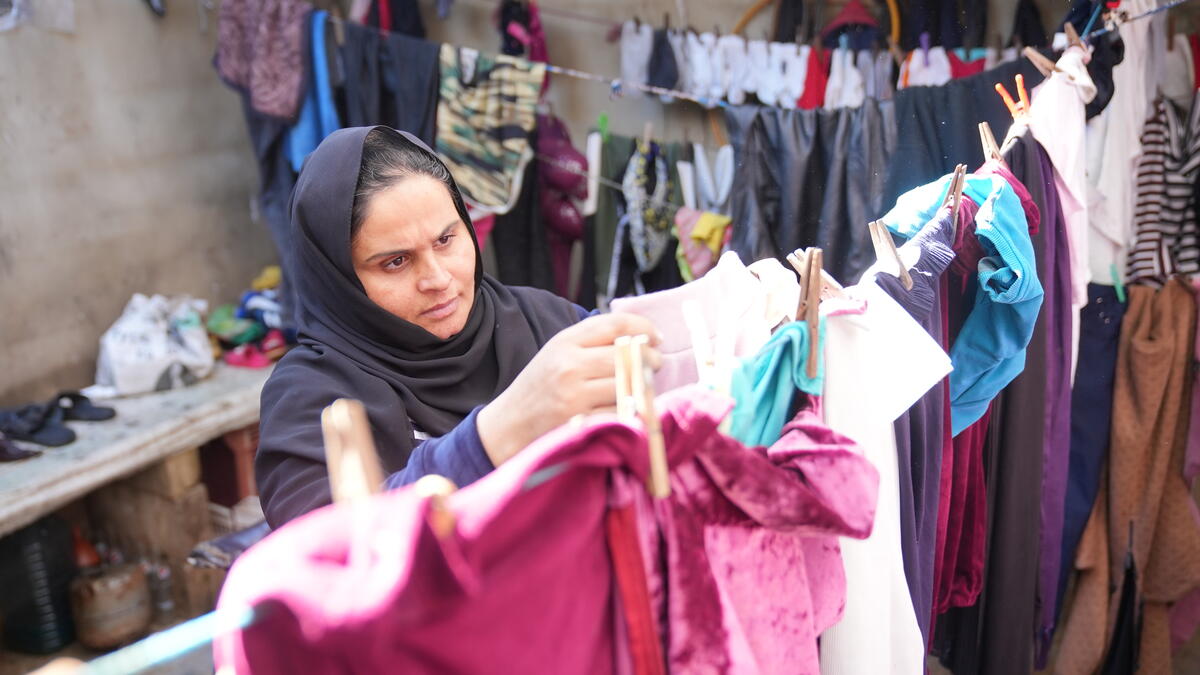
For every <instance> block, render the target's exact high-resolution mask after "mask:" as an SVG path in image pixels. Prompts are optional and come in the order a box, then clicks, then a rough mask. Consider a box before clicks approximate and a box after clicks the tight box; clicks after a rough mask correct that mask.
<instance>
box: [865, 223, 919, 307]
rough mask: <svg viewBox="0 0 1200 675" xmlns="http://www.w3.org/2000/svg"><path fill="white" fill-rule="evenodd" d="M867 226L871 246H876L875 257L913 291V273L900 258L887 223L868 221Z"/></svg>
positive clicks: (887, 270) (905, 286)
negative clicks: (911, 273) (869, 232)
mask: <svg viewBox="0 0 1200 675" xmlns="http://www.w3.org/2000/svg"><path fill="white" fill-rule="evenodd" d="M867 228H868V229H870V231H871V246H872V247H874V248H875V259H876V260H878V261H879V262H880V263H883V265H884V268H885V271H886V272H887V273H888V274H891V275H892V276H894V277H897V278H899V279H900V283H901V284H903V285H904V290H906V291H911V290H912V287H913V280H912V275H910V274H909V273H908V265H905V264H904V260H902V259H901V258H900V251H899V250H897V249H896V242H895V241H893V240H892V235H891V233H889V232H888V229H887V225H884V224H883V222H882V221H879V220H876V221H874V222H871V223H868V224H867Z"/></svg>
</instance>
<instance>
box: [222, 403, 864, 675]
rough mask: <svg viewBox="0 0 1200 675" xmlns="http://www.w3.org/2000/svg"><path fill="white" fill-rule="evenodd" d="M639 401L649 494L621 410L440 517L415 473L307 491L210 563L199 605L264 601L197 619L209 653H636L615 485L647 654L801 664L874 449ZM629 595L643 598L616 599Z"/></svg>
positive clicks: (511, 663) (371, 658)
mask: <svg viewBox="0 0 1200 675" xmlns="http://www.w3.org/2000/svg"><path fill="white" fill-rule="evenodd" d="M656 403H657V405H658V407H659V409H660V411H662V431H663V436H664V440H665V442H666V449H667V454H668V463H669V465H670V466H671V476H670V478H671V489H672V493H671V496H670V497H669V498H667V499H663V500H657V501H654V500H651V499H650V497H649V496H648V495H647V493H646V490H645V488H644V487H643V486H644V485H645V480H646V476H647V473H648V471H649V468H648V466H649V461H648V457H647V453H646V439H645V435H644V432H643V431H642V429H641V428H640V425H639V426H638V427H631V426H628V425H625V424H621V423H618V422H617V421H616V420H615V418H613V417H611V416H594V417H591V418H589V419H588V420H586V421H584V422H583V423H582V424H580V425H568V426H564V427H562V428H560V429H558V430H556V431H554V432H551V433H550V434H547V435H546V436H544V437H543V438H541V439H539V440H538V441H536V442H535V443H534V444H533V445H531V446H530V447H528V448H526V449H525V450H524V451H522V452H521V453H520V454H518V455H517V456H516V457H514V458H513V459H511V460H509V461H508V462H506V463H504V464H503V465H501V466H500V467H499V468H497V469H496V470H494V471H493V472H492V473H490V474H488V475H487V476H485V477H484V478H482V479H480V480H479V481H476V482H475V483H472V484H471V485H469V486H467V487H465V488H463V489H461V490H459V491H458V492H456V493H454V494H453V495H451V496H450V498H449V499H448V500H446V503H447V508H448V509H449V510H450V512H451V513H452V514H453V515H454V520H455V524H454V530H453V531H452V532H450V533H449V534H447V535H445V536H443V537H438V536H437V535H436V534H435V533H434V531H433V530H432V528H431V527H430V526H429V520H428V519H429V515H430V510H431V504H430V500H429V499H428V498H425V497H422V496H420V495H419V494H418V493H417V492H416V488H415V486H409V487H406V488H401V489H399V490H396V491H393V492H388V493H385V494H382V495H379V496H376V497H374V498H372V499H370V500H367V501H365V502H360V503H357V504H338V505H333V506H328V507H325V508H322V509H319V510H317V511H314V512H312V513H309V514H307V515H305V516H303V517H301V518H298V519H296V520H293V521H291V522H290V523H288V524H287V525H285V526H284V527H282V528H280V529H279V530H277V531H275V532H273V533H272V534H271V535H270V536H269V537H267V538H266V539H265V540H263V541H262V542H260V543H259V544H258V545H256V546H255V547H253V548H252V549H250V550H249V551H247V552H246V553H245V554H243V555H242V557H240V558H239V559H238V561H237V562H236V563H235V564H234V566H233V569H232V570H230V573H229V576H228V579H227V580H226V582H225V586H224V588H223V589H222V591H221V599H220V603H219V606H220V608H221V609H223V610H225V609H241V608H244V607H246V606H255V607H262V608H263V609H265V610H267V611H263V612H261V613H260V617H259V619H258V620H257V621H256V623H255V624H254V625H253V626H251V627H249V628H247V629H245V630H243V631H239V632H234V633H229V634H225V635H222V636H220V637H218V638H217V640H216V641H215V642H214V645H213V658H214V662H215V665H216V667H217V668H218V669H222V668H231V669H232V672H239V673H246V672H255V673H266V674H268V675H270V674H273V673H295V672H304V673H344V672H347V671H350V670H353V671H355V672H404V673H447V672H456V673H467V672H471V673H475V672H497V671H502V672H514V673H556V674H557V673H567V674H571V673H606V674H607V673H613V672H639V673H640V672H643V671H641V670H635V668H634V663H635V662H639V663H643V665H645V662H644V660H642V657H639V656H637V655H638V654H642V655H643V656H645V652H646V651H647V647H648V645H646V644H645V642H641V643H631V642H630V639H631V638H633V637H634V636H635V635H637V634H639V631H640V634H642V635H644V634H645V632H646V631H645V627H644V616H645V608H644V604H643V603H640V602H633V601H632V599H635V598H636V597H638V596H640V595H641V594H640V593H639V592H638V590H637V589H636V575H633V576H630V575H628V574H626V572H627V571H628V569H629V562H630V558H629V557H628V556H627V554H629V553H630V552H631V551H630V549H629V548H628V545H627V541H626V544H621V543H620V537H616V538H613V539H610V540H609V541H610V542H613V545H614V546H615V547H616V549H615V550H613V549H610V546H609V545H608V544H606V535H607V534H608V533H609V532H610V528H611V527H613V525H614V523H615V524H616V525H617V526H618V527H619V521H620V519H621V518H623V517H624V516H621V515H615V516H610V509H613V508H616V509H620V508H621V507H625V506H628V505H630V504H632V505H633V507H634V509H635V512H636V514H637V536H638V543H639V546H640V547H641V550H642V552H643V555H642V564H643V566H644V568H645V569H646V575H645V578H646V582H645V583H646V591H647V593H646V595H648V597H649V598H651V600H652V602H653V603H654V604H653V605H652V608H653V612H652V616H653V617H655V618H656V619H662V618H665V620H666V621H667V624H666V625H662V624H659V625H658V626H657V629H658V631H659V636H660V640H662V641H663V642H662V643H665V644H667V645H668V648H667V650H666V659H665V660H666V666H667V669H668V671H669V672H700V671H703V672H728V671H729V667H730V666H731V665H733V666H740V667H745V668H757V669H758V670H759V671H761V672H813V673H815V672H817V667H818V663H817V658H816V653H817V651H816V650H817V636H818V634H819V632H820V630H823V629H824V628H825V627H827V626H828V625H829V624H830V623H831V622H834V621H836V620H837V618H838V616H839V615H840V611H841V606H842V604H843V603H844V579H843V578H841V577H840V576H839V575H840V574H841V559H840V552H839V550H838V548H837V545H836V539H835V537H836V536H852V537H864V536H866V535H867V534H868V533H869V532H870V530H871V525H872V522H873V520H874V514H875V499H876V491H877V489H878V474H877V473H876V472H875V469H874V467H872V466H871V465H870V463H869V462H867V461H866V459H865V458H863V457H862V455H861V454H859V453H858V451H857V448H856V447H855V446H854V445H853V443H851V442H850V441H848V440H847V439H845V438H844V437H841V436H838V435H837V434H834V433H833V432H832V431H831V430H829V429H828V427H825V426H824V425H823V424H821V423H820V422H819V421H817V420H816V417H815V415H812V414H811V413H809V414H808V416H804V415H803V414H802V415H801V416H798V417H797V420H796V421H794V422H793V423H792V424H789V425H788V426H787V427H785V430H784V434H783V437H782V438H781V439H780V440H779V441H778V442H777V443H775V444H774V445H772V446H771V447H770V448H746V447H745V446H743V445H741V444H740V443H738V442H737V441H735V440H733V439H731V438H729V437H728V436H725V435H723V434H720V433H718V432H717V425H718V424H719V423H720V420H721V419H722V418H724V416H725V414H726V413H727V412H728V410H729V407H730V404H729V401H728V399H726V398H724V397H722V396H720V395H718V394H715V393H713V392H711V391H707V390H703V389H700V388H695V387H693V388H685V389H680V390H677V391H674V392H670V393H667V394H665V395H663V396H660V397H659V398H658V399H657V402H656ZM610 486H611V487H610ZM660 531H661V533H662V535H661V537H660V535H659V532H660ZM618 534H619V533H618ZM660 546H662V547H663V549H662V550H661V551H660V548H659V547H660ZM622 547H624V548H622ZM647 551H650V552H653V553H654V554H655V555H646V552H647ZM659 553H664V555H659ZM614 554H615V555H614ZM614 560H616V561H617V562H616V564H617V565H619V566H620V568H621V570H622V572H621V573H619V574H614V571H613V566H614ZM661 565H665V570H664V569H663V568H662V567H660V566H661ZM814 573H816V574H814ZM614 581H615V583H614ZM839 581H841V582H843V583H842V584H841V585H839ZM631 583H632V584H633V586H629V584H631ZM622 586H626V589H625V590H622ZM668 588H669V591H668V590H666V589H668ZM839 589H840V590H839ZM614 598H619V599H620V602H614ZM268 605H269V609H267V606H268ZM615 605H620V607H619V608H618V607H615ZM639 605H641V606H642V607H641V609H640V610H639V609H638V606H639ZM631 612H632V614H633V615H636V614H637V613H638V612H641V614H642V617H643V618H642V619H635V621H634V624H633V625H627V624H626V623H625V621H624V620H620V619H619V618H618V617H629V616H631ZM668 637H669V640H670V641H669V643H668V642H665V639H666V638H668ZM651 651H652V650H651ZM645 658H653V657H652V655H650V656H646V657H645Z"/></svg>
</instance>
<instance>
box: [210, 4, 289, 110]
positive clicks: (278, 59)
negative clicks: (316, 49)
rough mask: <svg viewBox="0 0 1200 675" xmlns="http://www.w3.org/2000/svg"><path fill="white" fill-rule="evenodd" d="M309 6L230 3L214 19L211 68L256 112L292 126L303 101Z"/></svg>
mask: <svg viewBox="0 0 1200 675" xmlns="http://www.w3.org/2000/svg"><path fill="white" fill-rule="evenodd" d="M311 11H312V5H310V4H308V3H307V2H304V1H303V0H267V1H265V2H256V1H255V0H229V2H222V3H221V9H220V13H219V14H218V16H217V53H216V56H215V57H214V58H213V65H214V66H215V67H216V69H217V74H218V75H220V76H221V80H222V81H224V82H225V84H227V85H229V86H230V87H232V88H234V89H236V90H238V91H239V92H242V93H244V94H245V95H246V97H247V100H248V101H249V105H250V107H251V108H252V109H254V110H255V111H256V112H258V113H260V114H263V115H267V116H270V117H274V118H276V119H279V120H282V121H284V122H287V123H292V122H295V120H296V115H297V114H299V112H300V104H301V99H302V98H303V96H304V83H305V79H304V60H305V59H304V45H305V44H307V43H308V39H309V38H308V35H309V30H308V27H309V23H308V17H309V14H310V12H311Z"/></svg>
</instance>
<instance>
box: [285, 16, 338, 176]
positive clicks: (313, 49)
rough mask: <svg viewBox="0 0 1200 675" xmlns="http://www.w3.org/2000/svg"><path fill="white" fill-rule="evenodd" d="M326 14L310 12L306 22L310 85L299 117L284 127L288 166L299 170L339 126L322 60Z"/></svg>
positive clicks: (327, 67) (331, 89)
mask: <svg viewBox="0 0 1200 675" xmlns="http://www.w3.org/2000/svg"><path fill="white" fill-rule="evenodd" d="M328 16H329V13H328V12H325V11H323V10H318V11H314V12H313V13H312V15H311V18H310V20H309V23H310V30H309V35H310V48H309V50H308V51H309V63H308V69H309V72H311V73H312V86H310V87H309V88H308V91H307V92H306V93H305V95H304V102H303V103H302V105H301V106H300V116H299V117H298V118H297V119H296V124H294V125H293V126H292V128H291V129H288V135H287V141H286V142H287V146H288V158H289V159H290V161H291V163H292V169H293V170H294V171H295V172H296V173H300V168H301V167H302V166H304V159H305V158H306V157H308V154H309V153H310V152H312V151H313V150H316V149H317V146H318V145H320V144H321V141H323V140H325V137H326V136H328V135H329V134H332V133H333V132H335V131H337V130H338V129H340V128H341V126H342V125H341V123H340V122H339V121H338V114H337V108H335V107H334V104H333V88H332V87H331V86H330V84H329V66H328V64H327V63H326V62H325V54H326V51H325V21H326V19H327V18H328Z"/></svg>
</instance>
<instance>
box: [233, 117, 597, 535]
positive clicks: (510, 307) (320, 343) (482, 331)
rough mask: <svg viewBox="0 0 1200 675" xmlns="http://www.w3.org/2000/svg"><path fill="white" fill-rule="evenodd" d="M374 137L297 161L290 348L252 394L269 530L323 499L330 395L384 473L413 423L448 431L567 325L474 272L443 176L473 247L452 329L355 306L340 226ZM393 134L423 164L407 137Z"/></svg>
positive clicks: (540, 299) (355, 132)
mask: <svg viewBox="0 0 1200 675" xmlns="http://www.w3.org/2000/svg"><path fill="white" fill-rule="evenodd" d="M374 128H375V127H355V128H350V129H342V130H340V131H336V132H334V133H333V134H331V135H330V136H329V137H328V138H326V139H325V140H324V141H323V142H322V143H321V144H320V146H319V147H318V148H317V149H316V151H314V152H313V154H312V155H311V156H310V157H309V158H308V160H307V161H306V162H305V164H304V168H303V170H302V171H301V172H300V177H299V179H298V180H297V182H296V187H295V189H294V190H293V192H292V199H291V205H290V211H291V221H292V222H291V230H292V231H291V237H292V250H293V257H294V260H295V269H294V270H293V272H292V273H293V276H294V277H295V284H296V288H297V290H298V292H299V312H298V314H299V316H298V321H299V333H300V344H299V346H298V347H296V348H295V349H293V350H292V351H290V352H288V354H287V355H286V356H284V357H283V359H282V360H280V362H279V364H278V365H277V366H276V368H275V372H274V373H272V375H271V378H270V379H269V380H268V381H267V384H266V386H265V387H264V389H263V394H262V413H261V422H260V425H259V430H260V438H259V449H258V455H257V457H256V473H257V479H258V485H259V492H260V494H261V497H262V504H263V509H264V511H265V512H266V514H267V519H268V521H270V523H271V525H272V526H273V527H278V526H279V525H280V524H281V523H283V522H285V521H287V520H290V519H292V518H294V517H296V516H298V515H300V514H303V513H305V512H307V511H310V510H312V509H314V508H317V507H319V506H323V505H325V504H327V503H329V501H330V496H329V481H328V474H327V472H326V468H325V459H324V457H325V454H324V446H323V443H322V437H321V422H320V416H321V411H322V410H323V409H324V408H325V406H327V405H329V404H330V403H332V402H333V400H334V399H337V398H340V397H349V398H355V399H358V400H360V401H362V402H363V405H364V406H365V407H366V409H367V414H368V417H369V418H370V421H371V428H372V431H373V433H374V437H375V444H376V449H377V450H378V452H379V456H380V459H381V460H382V463H383V466H384V469H385V470H386V471H388V472H389V473H390V472H394V471H398V470H399V469H401V468H403V467H404V465H405V464H406V463H407V461H408V457H409V455H410V453H411V452H412V449H413V446H414V444H415V441H414V433H413V432H414V430H415V429H414V425H415V427H416V428H418V429H419V430H420V431H424V432H425V433H427V434H429V435H430V436H440V435H442V434H445V433H446V432H448V431H450V429H452V428H453V427H454V426H455V425H457V424H458V423H459V422H461V421H462V419H463V418H464V417H465V416H466V415H467V414H468V413H470V412H471V410H472V409H474V408H475V407H477V406H479V405H483V404H486V403H488V402H490V401H491V400H492V399H493V398H495V397H496V396H497V395H499V394H500V392H502V391H503V390H504V389H505V388H506V387H508V385H509V384H511V383H512V381H513V379H515V378H516V376H517V374H518V373H520V372H521V369H523V368H524V367H525V366H526V364H528V363H529V361H530V359H532V358H533V355H534V354H535V353H537V350H538V349H540V348H541V346H542V345H544V344H545V343H546V341H547V340H549V339H550V338H551V337H552V336H553V335H554V334H555V333H557V332H559V331H560V330H562V329H563V328H565V327H567V326H569V325H571V324H573V323H576V322H577V321H578V320H579V314H578V310H577V309H576V308H575V306H574V305H572V304H571V303H570V302H568V301H566V300H564V299H562V298H559V297H557V296H554V295H552V294H550V293H547V292H545V291H541V290H537V289H531V288H510V287H507V286H504V285H503V284H501V283H499V282H498V281H496V280H495V279H492V278H491V277H489V276H487V275H485V274H484V273H483V263H482V257H481V255H480V252H479V243H478V241H477V240H476V237H475V229H474V227H473V226H472V225H471V220H470V218H469V217H468V216H467V211H466V208H465V206H464V205H463V200H462V196H461V194H460V193H459V190H458V186H457V185H456V184H454V182H453V180H452V181H451V185H450V193H451V196H452V198H453V200H454V205H455V208H457V209H458V213H459V215H460V216H461V217H462V220H463V222H464V223H465V224H466V225H467V229H468V231H469V232H470V233H471V241H472V242H473V243H474V244H475V260H476V264H475V300H474V303H473V305H472V307H471V313H470V315H469V316H468V318H467V322H466V325H465V326H464V328H463V330H462V331H461V332H460V333H458V334H457V335H455V336H454V337H451V338H449V339H444V340H443V339H441V338H438V337H437V336H435V335H433V334H431V333H429V332H428V331H426V330H425V329H423V328H421V327H419V326H417V325H415V324H412V323H409V322H408V321H405V320H403V319H401V318H399V317H397V316H395V315H393V314H391V313H390V312H388V311H386V310H384V309H383V308H382V307H380V306H378V305H376V304H375V303H374V302H373V301H372V300H371V299H370V298H368V297H367V295H366V292H365V291H364V290H363V286H362V283H361V282H360V281H359V280H358V275H357V274H355V272H354V266H353V263H352V260H351V253H350V221H351V211H352V208H353V205H354V195H355V191H356V189H357V186H358V174H359V167H360V165H361V162H362V149H363V142H364V140H365V139H366V136H367V134H368V133H369V132H370V131H371V130H372V129H374ZM386 133H393V132H391V130H387V131H386ZM396 133H399V134H400V135H402V136H403V137H404V139H405V140H407V141H408V142H409V143H412V144H413V145H415V146H416V147H417V148H419V149H420V150H421V151H423V152H427V153H429V154H430V155H431V156H433V157H435V158H436V157H437V155H436V154H434V153H433V152H432V151H431V150H430V149H429V148H428V147H427V146H426V145H425V144H424V143H422V142H421V141H420V140H418V139H417V138H415V137H414V136H412V135H411V134H408V133H404V132H396ZM438 161H440V160H438Z"/></svg>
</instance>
